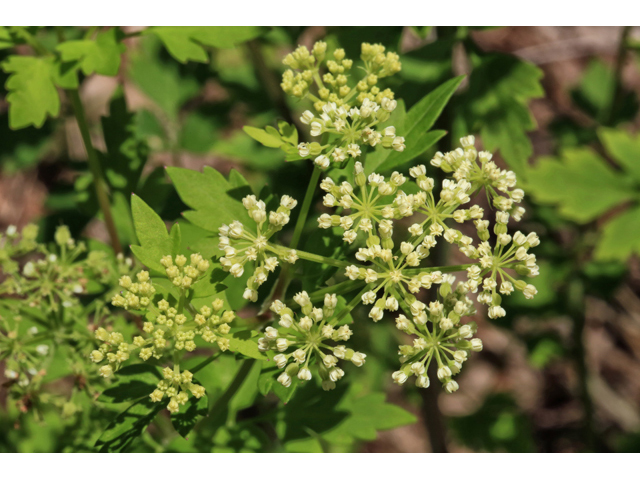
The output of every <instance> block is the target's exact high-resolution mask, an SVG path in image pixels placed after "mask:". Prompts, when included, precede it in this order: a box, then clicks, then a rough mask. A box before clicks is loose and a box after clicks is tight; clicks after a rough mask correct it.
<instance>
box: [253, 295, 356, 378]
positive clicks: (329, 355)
mask: <svg viewBox="0 0 640 480" xmlns="http://www.w3.org/2000/svg"><path fill="white" fill-rule="evenodd" d="M293 299H294V301H295V302H296V303H297V304H298V306H299V307H300V309H301V313H299V314H297V313H294V312H293V310H292V309H291V308H288V307H287V306H286V305H285V304H283V303H282V302H280V301H279V300H277V301H275V302H273V304H272V305H271V311H273V312H274V313H275V314H276V315H277V316H278V317H279V320H278V325H279V327H280V328H274V327H267V328H266V329H265V332H264V337H262V338H260V339H259V340H258V348H259V349H260V351H262V352H266V351H269V350H272V351H275V352H278V353H277V354H276V355H275V356H274V357H273V360H274V361H275V362H276V365H277V366H278V368H280V369H282V370H283V372H282V373H281V374H280V375H279V376H278V382H280V383H281V384H282V385H284V386H285V387H289V386H290V385H291V382H292V380H293V378H294V377H297V378H298V379H299V380H300V381H303V382H306V381H309V380H311V378H312V377H313V374H312V372H311V368H314V371H315V372H316V373H317V375H319V376H320V379H321V381H322V388H323V389H324V390H332V389H334V388H335V386H336V383H335V382H337V381H338V380H340V379H341V378H342V377H343V376H344V370H342V369H341V368H340V367H339V366H338V361H339V360H343V361H350V362H351V363H353V364H354V365H356V366H358V367H360V366H362V365H364V362H365V358H366V355H365V354H364V353H360V352H354V351H353V350H352V349H350V348H347V347H345V346H344V345H342V342H346V341H347V340H349V338H350V337H351V335H352V331H351V329H350V328H349V326H348V325H343V324H341V318H340V314H339V312H336V307H337V305H338V299H337V297H336V295H335V294H334V295H330V294H326V295H325V297H324V305H323V307H322V308H316V307H314V306H313V305H312V303H311V300H310V298H309V294H308V293H307V292H305V291H302V292H300V293H297V294H296V295H295V296H294V297H293ZM336 313H338V315H336ZM314 365H315V366H314Z"/></svg>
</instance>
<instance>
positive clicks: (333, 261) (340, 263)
mask: <svg viewBox="0 0 640 480" xmlns="http://www.w3.org/2000/svg"><path fill="white" fill-rule="evenodd" d="M296 253H297V255H298V257H300V258H302V259H303V260H309V261H310V262H316V263H322V264H325V265H332V266H334V267H345V268H346V267H348V266H349V265H353V262H346V261H344V260H338V259H337V258H329V257H323V256H321V255H316V254H315V253H309V252H303V251H301V250H296Z"/></svg>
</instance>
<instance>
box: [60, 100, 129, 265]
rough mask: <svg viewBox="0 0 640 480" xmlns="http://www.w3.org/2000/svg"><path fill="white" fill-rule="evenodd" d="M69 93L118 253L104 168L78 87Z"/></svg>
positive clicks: (112, 240) (114, 249) (90, 167)
mask: <svg viewBox="0 0 640 480" xmlns="http://www.w3.org/2000/svg"><path fill="white" fill-rule="evenodd" d="M67 94H68V95H69V98H70V100H71V105H72V106H73V111H74V113H75V116H76V120H77V121H78V126H79V127H80V133H81V134H82V140H83V142H84V148H85V150H86V152H87V159H88V161H89V169H90V170H91V174H92V175H93V185H94V186H95V189H96V197H97V198H98V204H99V205H100V210H102V215H103V216H104V222H105V224H106V226H107V231H108V232H109V237H110V238H111V245H112V246H113V251H114V252H115V253H116V254H119V253H122V246H121V245H120V239H119V238H118V231H117V229H116V225H115V223H114V221H113V215H112V214H111V204H110V203H109V196H108V194H107V184H106V182H105V180H104V177H103V176H102V169H101V168H100V161H99V160H98V154H97V153H96V150H95V148H93V144H92V143H91V134H90V133H89V124H88V123H87V117H86V115H85V112H84V107H83V106H82V101H81V100H80V95H79V93H78V90H77V89H72V90H67Z"/></svg>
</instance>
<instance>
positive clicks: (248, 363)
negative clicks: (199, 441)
mask: <svg viewBox="0 0 640 480" xmlns="http://www.w3.org/2000/svg"><path fill="white" fill-rule="evenodd" d="M255 363H256V360H255V359H253V358H248V359H246V360H245V361H244V362H243V363H242V365H241V366H240V369H239V370H238V372H237V373H236V376H235V377H234V378H233V380H232V381H231V384H230V385H229V386H228V387H227V389H226V390H225V392H224V393H223V394H222V396H220V398H218V400H216V402H215V403H214V404H213V406H212V407H211V408H210V409H209V416H208V417H207V418H205V419H204V420H203V421H202V422H201V423H200V425H198V429H199V430H200V431H201V432H203V433H204V432H205V431H206V430H207V429H209V428H212V427H216V426H217V425H218V423H219V422H222V423H224V420H223V418H222V417H223V415H225V414H227V413H228V411H229V408H228V406H229V401H230V400H231V399H232V398H233V396H234V395H235V394H236V393H238V390H240V387H242V385H243V384H244V381H245V380H246V379H247V376H248V375H249V372H250V371H251V369H252V368H253V365H254V364H255ZM207 433H213V432H207Z"/></svg>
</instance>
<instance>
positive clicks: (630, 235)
mask: <svg viewBox="0 0 640 480" xmlns="http://www.w3.org/2000/svg"><path fill="white" fill-rule="evenodd" d="M633 254H636V255H640V207H635V208H631V209H629V210H627V211H625V212H623V213H621V214H620V215H618V216H617V217H615V218H614V219H613V220H611V221H610V222H608V223H607V224H606V225H605V226H604V227H603V229H602V236H601V238H600V240H599V242H598V245H597V247H596V251H595V258H596V260H603V261H607V260H619V261H625V260H627V258H629V257H630V256H631V255H633Z"/></svg>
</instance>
